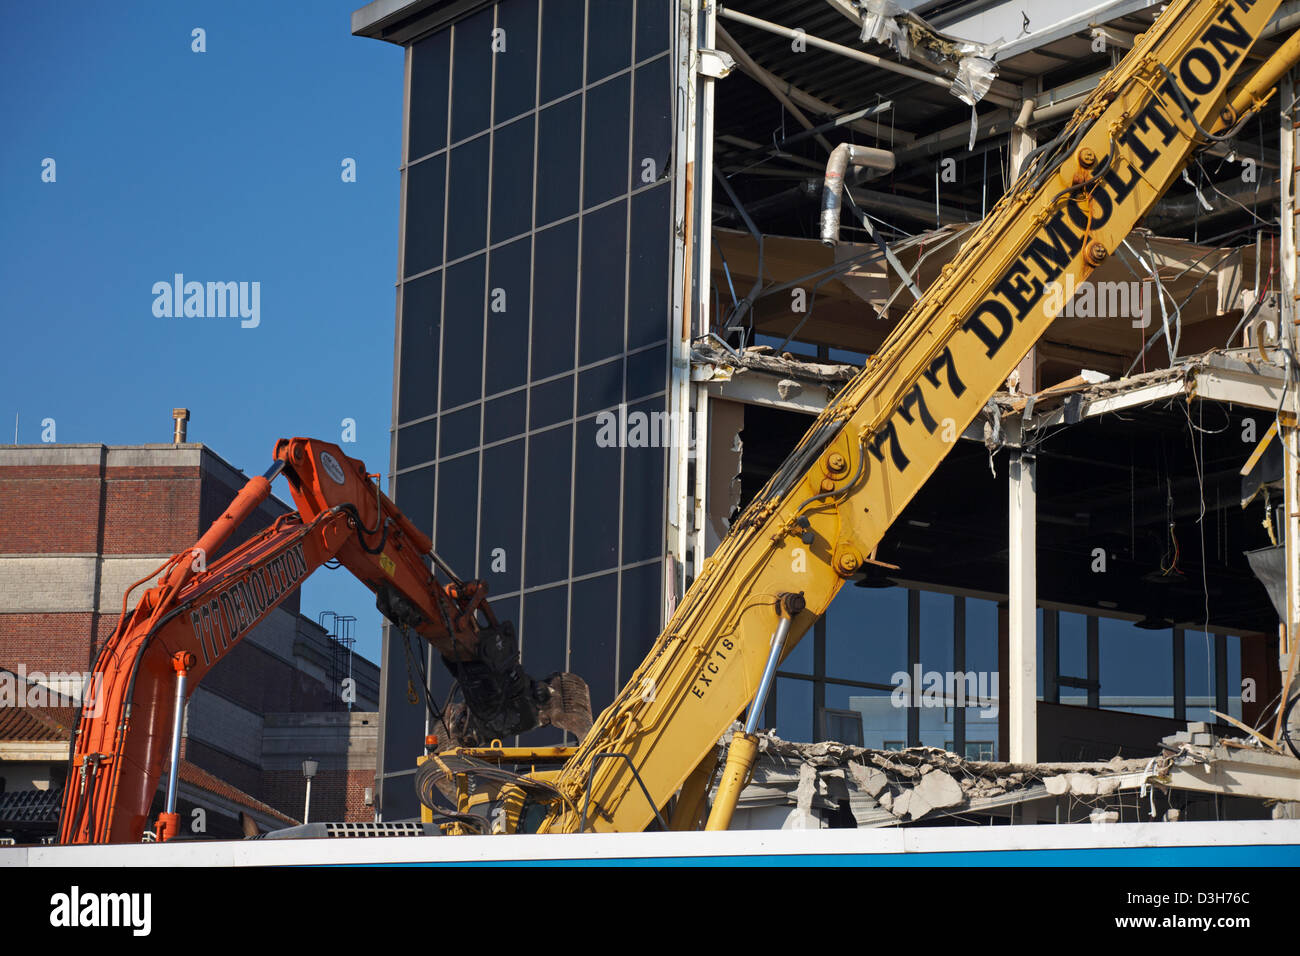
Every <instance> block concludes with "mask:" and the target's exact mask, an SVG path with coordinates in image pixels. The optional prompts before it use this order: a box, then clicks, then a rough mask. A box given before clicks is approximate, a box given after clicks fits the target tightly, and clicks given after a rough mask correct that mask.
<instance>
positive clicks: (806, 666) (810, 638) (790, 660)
mask: <svg viewBox="0 0 1300 956" xmlns="http://www.w3.org/2000/svg"><path fill="white" fill-rule="evenodd" d="M815 631H816V627H815V626H814V627H810V628H808V630H807V631H806V632H805V633H804V636H803V637H802V638H800V639H799V643H798V644H795V645H794V648H793V649H792V650H790V651H789V653H787V654H786V656H785V659H784V660H782V661H781V664H780V670H782V671H785V672H786V673H787V674H807V675H809V676H810V677H811V676H812V672H813V647H814V645H815V644H816V642H817V638H816V634H815Z"/></svg>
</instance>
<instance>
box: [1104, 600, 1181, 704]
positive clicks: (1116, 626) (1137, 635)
mask: <svg viewBox="0 0 1300 956" xmlns="http://www.w3.org/2000/svg"><path fill="white" fill-rule="evenodd" d="M1097 624H1098V638H1097V659H1098V666H1099V669H1100V672H1101V706H1102V707H1104V708H1106V709H1107V710H1124V711H1128V712H1129V713H1134V714H1151V715H1153V716H1157V717H1172V716H1173V715H1174V644H1173V630H1172V629H1170V630H1161V631H1148V630H1145V629H1143V628H1139V627H1135V626H1134V625H1133V624H1132V623H1130V622H1129V621H1117V620H1115V619H1114V618H1107V617H1103V618H1101V619H1100V620H1098V622H1097Z"/></svg>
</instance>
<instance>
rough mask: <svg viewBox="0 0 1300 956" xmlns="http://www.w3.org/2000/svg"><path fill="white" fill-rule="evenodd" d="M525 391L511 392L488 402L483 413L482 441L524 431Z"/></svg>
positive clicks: (495, 439) (498, 439)
mask: <svg viewBox="0 0 1300 956" xmlns="http://www.w3.org/2000/svg"><path fill="white" fill-rule="evenodd" d="M525 399H526V393H524V392H522V391H520V392H512V393H511V394H509V395H503V396H501V397H500V398H496V399H493V400H492V401H490V402H488V403H487V404H486V407H485V411H484V413H483V441H484V443H487V442H494V441H500V440H501V439H502V438H509V437H510V436H511V435H519V434H522V433H523V431H524V411H525V407H524V405H525Z"/></svg>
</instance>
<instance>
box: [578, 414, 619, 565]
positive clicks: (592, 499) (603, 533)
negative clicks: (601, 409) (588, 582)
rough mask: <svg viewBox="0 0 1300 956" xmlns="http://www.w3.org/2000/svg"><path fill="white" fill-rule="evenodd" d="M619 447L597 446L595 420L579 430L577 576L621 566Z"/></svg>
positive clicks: (582, 424) (591, 420) (589, 421)
mask: <svg viewBox="0 0 1300 956" xmlns="http://www.w3.org/2000/svg"><path fill="white" fill-rule="evenodd" d="M619 457H620V452H619V449H618V448H617V446H616V447H613V448H603V447H601V446H600V445H599V444H597V442H596V428H595V420H594V419H589V420H587V421H586V422H583V423H581V424H580V425H579V426H578V447H577V465H576V467H575V469H574V474H573V494H574V500H575V501H580V502H582V506H581V507H580V508H579V509H578V510H577V512H576V513H575V514H574V516H573V573H574V574H591V573H592V572H594V571H603V570H605V569H606V568H613V567H615V566H617V565H618V517H619V493H618V492H619V474H618V472H619V465H620V464H621V462H620V460H619Z"/></svg>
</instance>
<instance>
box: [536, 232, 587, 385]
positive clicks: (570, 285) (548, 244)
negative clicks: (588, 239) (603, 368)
mask: <svg viewBox="0 0 1300 956" xmlns="http://www.w3.org/2000/svg"><path fill="white" fill-rule="evenodd" d="M577 256H578V222H577V220H576V219H575V220H571V221H570V222H566V223H564V224H563V225H561V226H555V227H554V228H551V229H547V230H546V231H545V232H541V233H538V234H537V248H536V251H535V255H534V256H533V259H534V262H533V331H532V348H533V359H532V362H533V378H534V379H538V378H545V377H547V376H550V375H556V374H558V373H560V372H566V371H568V370H569V369H571V368H573V348H574V343H573V339H574V335H575V331H576V329H577V306H578V275H577V269H575V268H574V263H575V262H576V261H577Z"/></svg>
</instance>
